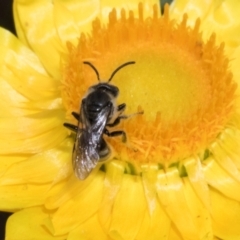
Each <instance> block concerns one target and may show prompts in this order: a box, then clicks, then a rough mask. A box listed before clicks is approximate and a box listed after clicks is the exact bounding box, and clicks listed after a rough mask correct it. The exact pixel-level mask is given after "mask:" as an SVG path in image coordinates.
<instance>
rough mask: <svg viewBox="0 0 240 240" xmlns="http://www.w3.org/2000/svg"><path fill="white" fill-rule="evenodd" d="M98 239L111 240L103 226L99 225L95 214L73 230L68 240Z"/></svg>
mask: <svg viewBox="0 0 240 240" xmlns="http://www.w3.org/2000/svg"><path fill="white" fill-rule="evenodd" d="M96 237H97V239H99V240H110V238H109V237H108V236H107V235H106V233H105V232H104V231H103V229H102V227H101V225H100V224H99V221H98V217H97V215H96V214H95V215H94V216H92V217H90V218H89V219H88V220H87V221H86V222H84V223H82V224H81V225H79V226H78V227H77V228H75V229H74V230H72V231H71V232H70V233H69V235H68V238H67V240H90V239H92V240H94V239H96Z"/></svg>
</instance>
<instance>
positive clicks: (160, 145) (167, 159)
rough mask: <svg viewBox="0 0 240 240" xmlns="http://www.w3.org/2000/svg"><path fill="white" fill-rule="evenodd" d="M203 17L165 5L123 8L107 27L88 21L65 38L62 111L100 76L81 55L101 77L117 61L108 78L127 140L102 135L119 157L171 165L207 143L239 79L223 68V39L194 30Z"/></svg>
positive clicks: (225, 116) (76, 103) (75, 105)
mask: <svg viewBox="0 0 240 240" xmlns="http://www.w3.org/2000/svg"><path fill="white" fill-rule="evenodd" d="M199 25H200V21H199V20H197V21H196V24H195V27H194V28H190V27H188V26H187V16H186V15H184V16H183V20H182V22H181V23H176V21H175V20H170V18H169V12H168V7H166V8H165V13H164V15H163V16H158V11H157V6H154V7H153V16H152V17H148V18H145V19H144V17H143V6H142V4H139V17H138V18H135V17H134V16H133V13H132V12H131V11H130V13H129V16H128V17H127V16H126V13H125V10H122V11H121V16H120V18H117V14H116V11H115V10H113V11H112V12H111V13H110V14H109V23H108V25H107V27H105V26H101V23H100V21H99V20H96V21H94V22H93V30H92V36H91V37H86V36H85V35H84V34H82V35H81V37H80V40H79V44H78V46H76V47H74V46H73V45H71V44H70V43H68V49H69V57H68V59H67V63H66V66H65V68H64V74H63V76H64V79H63V85H62V96H63V102H64V105H65V107H66V109H67V118H69V119H71V118H70V113H71V112H72V111H78V112H79V107H80V102H81V99H82V97H83V96H84V95H85V94H86V92H87V89H88V87H89V86H91V85H93V84H96V83H97V78H96V75H95V73H94V72H93V71H92V69H90V68H89V67H88V66H83V64H81V63H82V61H86V60H87V61H91V62H92V63H93V64H94V65H95V66H96V68H97V69H98V71H99V73H100V76H101V79H103V80H104V79H105V80H107V79H108V78H109V77H110V75H111V73H112V71H113V70H114V69H116V67H118V66H120V65H121V64H123V63H125V62H128V61H135V62H136V64H135V65H129V66H127V67H125V68H123V69H121V70H120V71H119V72H118V73H117V74H116V75H115V76H114V78H113V79H112V81H111V84H113V85H116V86H118V88H119V90H120V95H119V98H118V103H119V104H120V103H126V105H127V109H126V114H131V113H136V112H138V111H139V109H142V110H143V111H144V114H143V115H134V116H132V117H130V118H129V119H127V120H123V121H122V122H121V124H119V126H117V129H123V130H124V131H125V132H126V133H127V139H128V141H127V143H123V142H121V139H120V138H111V139H108V140H107V141H108V142H109V143H110V144H111V145H112V146H113V148H114V149H115V152H116V157H117V158H119V159H121V160H124V161H128V162H131V163H133V164H138V163H139V162H140V163H142V164H145V163H149V162H151V163H160V164H161V165H164V166H166V165H169V164H171V163H174V162H177V161H179V160H181V159H184V158H186V157H189V156H191V155H193V154H199V153H201V152H203V151H205V150H206V148H207V146H208V144H209V143H211V142H212V141H213V140H214V139H215V138H216V137H217V135H218V134H219V133H220V132H221V130H222V129H223V128H224V126H225V124H226V122H227V121H228V120H229V118H230V117H231V112H232V109H233V100H234V93H235V89H236V85H235V83H234V82H233V80H232V74H231V72H229V70H228V59H227V58H226V57H225V55H224V51H223V48H224V45H223V44H221V45H220V46H217V45H216V44H215V36H214V35H212V36H211V38H210V39H209V40H208V41H207V42H206V43H204V42H203V40H202V38H201V34H200V33H199ZM72 121H73V119H72Z"/></svg>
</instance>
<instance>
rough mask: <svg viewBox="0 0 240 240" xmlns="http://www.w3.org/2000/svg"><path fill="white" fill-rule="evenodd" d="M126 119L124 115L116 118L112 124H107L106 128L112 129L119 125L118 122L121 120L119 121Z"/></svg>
mask: <svg viewBox="0 0 240 240" xmlns="http://www.w3.org/2000/svg"><path fill="white" fill-rule="evenodd" d="M126 118H128V116H125V115H121V116H118V117H117V118H116V119H115V120H114V122H113V123H108V124H107V126H108V127H114V126H116V125H118V124H119V123H120V120H121V119H126Z"/></svg>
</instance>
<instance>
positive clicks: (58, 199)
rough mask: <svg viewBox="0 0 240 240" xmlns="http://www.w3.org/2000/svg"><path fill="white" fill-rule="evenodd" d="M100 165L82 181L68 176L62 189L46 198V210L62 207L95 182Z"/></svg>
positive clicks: (73, 176)
mask: <svg viewBox="0 0 240 240" xmlns="http://www.w3.org/2000/svg"><path fill="white" fill-rule="evenodd" d="M99 168H100V165H97V166H96V168H95V169H94V170H93V171H92V173H91V174H90V175H89V176H88V177H87V179H86V180H84V181H79V180H78V179H77V178H76V176H75V175H74V174H72V175H71V176H70V178H69V179H68V181H67V182H64V188H63V189H60V191H59V192H57V193H56V194H55V195H53V196H51V197H50V198H48V199H47V200H46V202H45V207H46V208H47V209H56V208H59V207H60V206H62V205H64V204H65V203H67V202H68V201H71V199H72V197H73V196H75V195H76V193H81V192H82V191H84V190H85V189H86V188H88V186H89V185H90V184H92V182H93V181H94V180H95V178H96V175H98V174H100V175H101V174H102V172H100V173H99V172H98V171H99ZM97 178H99V177H97Z"/></svg>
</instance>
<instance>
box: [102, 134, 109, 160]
mask: <svg viewBox="0 0 240 240" xmlns="http://www.w3.org/2000/svg"><path fill="white" fill-rule="evenodd" d="M110 153H111V150H110V148H109V147H108V145H107V143H106V141H105V140H104V139H103V138H102V139H101V141H100V144H99V157H100V159H105V158H107V157H108V156H109V155H110Z"/></svg>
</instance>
